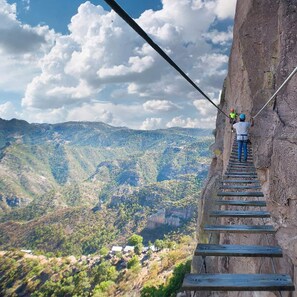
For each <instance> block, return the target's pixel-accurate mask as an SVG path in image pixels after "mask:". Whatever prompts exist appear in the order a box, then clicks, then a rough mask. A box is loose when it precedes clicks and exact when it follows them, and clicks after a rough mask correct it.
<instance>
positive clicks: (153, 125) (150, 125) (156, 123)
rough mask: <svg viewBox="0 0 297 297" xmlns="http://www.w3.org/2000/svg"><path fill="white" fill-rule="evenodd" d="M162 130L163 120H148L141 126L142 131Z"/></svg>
mask: <svg viewBox="0 0 297 297" xmlns="http://www.w3.org/2000/svg"><path fill="white" fill-rule="evenodd" d="M158 128H162V118H146V119H145V121H143V123H142V125H141V126H140V129H141V130H153V129H158Z"/></svg>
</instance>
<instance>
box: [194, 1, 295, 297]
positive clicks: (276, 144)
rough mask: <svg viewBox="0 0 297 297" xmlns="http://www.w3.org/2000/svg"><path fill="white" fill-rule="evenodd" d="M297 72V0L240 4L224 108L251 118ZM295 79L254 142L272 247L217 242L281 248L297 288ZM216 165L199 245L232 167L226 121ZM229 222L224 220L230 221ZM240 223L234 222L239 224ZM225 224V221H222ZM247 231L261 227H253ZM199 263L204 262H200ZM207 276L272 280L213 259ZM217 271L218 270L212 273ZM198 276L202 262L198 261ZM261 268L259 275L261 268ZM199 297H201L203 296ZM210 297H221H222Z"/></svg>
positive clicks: (239, 239)
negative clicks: (272, 232) (214, 198)
mask: <svg viewBox="0 0 297 297" xmlns="http://www.w3.org/2000/svg"><path fill="white" fill-rule="evenodd" d="M296 66H297V0H238V2H237V8H236V17H235V25H234V40H233V46H232V51H231V56H230V61H229V70H228V76H227V78H226V80H225V83H224V90H223V93H222V98H221V108H223V110H225V111H227V112H228V111H229V109H230V108H231V107H235V108H236V110H237V111H239V112H243V113H245V114H247V119H248V120H249V119H250V117H251V115H254V114H256V113H257V111H259V110H260V108H261V107H262V106H263V105H264V104H265V103H266V101H267V100H268V99H269V97H270V96H271V95H272V94H273V93H274V91H275V90H276V89H277V88H278V87H279V86H280V85H281V83H282V82H283V81H284V80H285V79H286V78H287V76H288V75H289V74H290V73H291V71H292V70H293V69H294V68H295V67H296ZM296 118H297V75H295V77H294V78H293V79H292V80H291V81H290V83H289V84H288V85H287V86H286V87H285V89H284V90H283V91H282V92H281V93H280V94H279V95H278V96H277V97H276V99H275V100H273V102H272V103H271V104H269V106H268V107H267V108H266V109H265V110H264V111H263V113H261V114H260V116H259V117H257V118H256V120H255V126H254V127H253V128H252V131H251V140H252V147H253V155H254V161H255V166H256V168H257V172H258V175H259V177H260V180H261V184H262V191H263V192H264V194H265V198H266V200H267V202H268V209H269V211H271V213H272V216H273V219H272V224H273V225H274V226H275V228H276V229H277V233H276V236H275V237H269V241H270V242H269V243H267V242H265V240H267V239H265V238H263V236H262V237H259V236H256V235H254V236H251V235H248V236H245V235H223V236H221V237H220V238H213V239H212V240H216V241H217V242H221V243H230V242H231V243H233V244H236V243H239V244H273V243H277V244H279V245H280V246H281V247H282V248H283V251H284V254H285V257H284V259H282V260H280V261H277V263H276V266H277V267H276V270H277V271H278V272H280V273H282V272H286V273H290V274H291V276H292V277H293V278H294V279H295V286H296V287H297V129H296V128H297V120H296ZM216 125H217V126H216V142H215V144H214V146H213V151H214V154H215V158H214V159H213V162H212V167H211V170H210V174H209V180H208V183H207V185H206V187H205V189H204V192H203V195H202V199H201V202H200V203H201V205H200V210H201V211H200V218H199V222H198V236H199V240H200V241H205V240H206V235H205V234H203V232H202V227H203V224H205V222H206V221H207V220H208V219H207V211H208V209H209V208H211V207H213V206H212V205H210V201H209V199H208V198H211V197H212V196H213V195H214V193H215V192H216V188H217V187H218V181H219V179H220V176H221V174H222V173H223V172H224V170H225V167H226V166H227V161H228V156H229V154H230V150H231V144H232V139H233V137H234V135H232V134H231V131H230V125H229V123H228V120H226V119H225V118H224V117H223V116H222V115H221V114H218V117H217V123H216ZM225 222H226V221H225ZM233 222H234V220H233ZM222 223H223V221H222ZM248 224H259V221H256V220H253V221H249V222H248ZM196 260H197V261H198V259H196ZM209 261H210V262H209V263H208V264H209V267H210V268H209V271H212V270H213V271H219V272H223V273H226V272H229V273H235V272H236V273H243V272H246V273H259V271H260V269H261V272H262V273H264V272H267V273H273V270H272V267H271V263H270V262H269V261H265V260H264V261H263V260H262V259H249V260H248V261H247V260H244V259H236V260H232V259H231V260H228V259H224V258H223V259H219V260H218V263H211V259H210V260H209ZM214 266H215V267H214ZM193 267H194V270H195V268H196V270H198V269H199V268H198V267H199V263H198V262H196V263H195V262H194V265H193ZM260 267H261V268H260ZM254 294H255V293H246V292H242V293H229V295H228V294H227V295H228V296H261V297H262V296H263V297H264V296H277V295H276V294H273V293H265V292H262V293H261V295H254ZM290 294H291V295H286V294H283V296H297V293H290ZM199 296H200V295H199ZM201 296H202V295H201ZM211 296H223V295H222V294H219V295H215V294H212V295H211Z"/></svg>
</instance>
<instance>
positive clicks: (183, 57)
mask: <svg viewBox="0 0 297 297" xmlns="http://www.w3.org/2000/svg"><path fill="white" fill-rule="evenodd" d="M198 2H199V1H195V0H191V1H178V0H170V1H169V0H163V2H162V3H163V8H162V9H161V10H158V11H153V10H147V11H145V12H143V13H142V15H141V16H140V17H139V18H138V19H137V20H136V21H137V22H138V23H139V25H140V26H141V27H142V28H143V29H144V30H145V31H146V32H148V33H149V34H150V35H151V36H152V38H153V39H154V40H155V41H156V42H157V43H158V44H159V45H160V46H161V47H162V48H163V49H164V50H165V51H166V52H167V53H168V54H169V55H170V56H172V58H173V59H174V60H175V61H176V62H177V63H178V64H180V65H181V67H182V68H183V69H184V70H185V71H187V72H188V73H189V74H190V75H191V76H193V77H199V76H200V77H201V76H203V77H202V78H201V80H200V81H201V82H203V83H206V86H205V88H209V89H211V88H217V87H218V86H217V81H216V80H215V78H212V77H211V76H216V75H218V76H219V79H221V76H220V73H218V74H216V70H217V69H218V68H219V67H221V65H222V63H224V66H225V68H226V60H223V61H222V60H219V59H217V57H218V56H219V54H217V56H212V60H213V63H211V65H215V63H217V64H216V65H215V66H214V67H213V68H212V70H213V73H210V74H208V73H206V71H205V69H203V71H201V70H202V68H203V65H204V64H205V63H204V61H203V58H201V59H200V58H197V57H199V56H200V55H205V52H210V51H211V46H210V45H209V44H208V43H207V42H206V41H205V39H204V38H203V36H202V34H203V33H205V32H207V30H208V28H209V27H210V25H211V24H212V23H213V22H214V20H215V19H216V17H217V15H216V14H215V13H214V12H213V8H211V9H210V6H209V3H208V2H207V1H206V2H203V1H200V2H199V3H198ZM215 5H219V4H218V3H217V2H215ZM198 8H199V9H198ZM197 19H199V22H197ZM69 30H70V34H69V35H68V36H61V37H58V38H57V42H56V45H55V46H54V48H53V49H52V50H51V52H50V53H49V54H48V55H47V56H46V57H45V58H44V59H43V60H42V61H41V66H42V73H41V74H40V75H39V76H37V77H35V78H34V80H33V81H32V83H31V84H29V85H28V88H27V90H26V94H25V96H24V99H23V105H24V106H25V107H36V108H60V107H62V106H67V105H68V106H71V105H73V104H82V103H84V102H87V101H89V100H90V98H92V97H97V98H102V97H101V93H102V91H103V90H104V89H106V87H107V86H109V85H114V86H117V85H119V88H120V89H121V90H122V89H123V86H125V88H126V92H127V95H134V94H137V95H138V96H139V97H143V98H145V97H151V98H156V97H160V95H161V96H162V97H165V98H164V99H166V100H167V99H168V100H167V101H171V100H179V98H180V96H183V97H184V96H187V95H185V93H188V92H189V91H190V90H191V86H189V85H188V83H187V82H186V81H184V80H183V79H180V77H179V75H178V74H177V73H176V72H175V70H173V69H171V68H170V67H169V66H168V65H167V64H166V63H165V62H164V61H163V60H162V58H160V57H159V56H158V55H157V54H156V53H155V52H154V51H153V50H152V49H151V48H150V46H148V45H147V44H146V43H145V42H144V41H143V40H142V39H141V38H140V37H139V36H137V34H136V33H135V32H134V31H132V30H131V28H129V26H128V25H127V24H126V23H124V21H123V20H122V19H120V17H119V16H118V15H117V14H116V13H115V12H113V11H111V12H107V11H105V10H104V9H103V8H102V7H101V6H95V5H93V4H91V3H90V2H86V3H84V4H82V5H80V7H79V9H78V12H77V14H76V15H75V16H73V17H72V19H71V23H70V24H69ZM208 68H209V67H208ZM224 74H225V72H224ZM203 78H204V79H203ZM114 94H116V92H114ZM171 97H174V99H171ZM111 98H113V97H111ZM102 99H103V98H102ZM153 100H157V99H153ZM146 106H147V108H150V107H149V104H147V105H146ZM172 107H173V105H171V108H172Z"/></svg>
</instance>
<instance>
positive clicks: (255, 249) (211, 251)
mask: <svg viewBox="0 0 297 297" xmlns="http://www.w3.org/2000/svg"><path fill="white" fill-rule="evenodd" d="M195 256H232V257H282V256H283V253H282V249H281V248H280V247H277V246H262V245H232V244H201V243H199V244H198V245H197V247H196V250H195Z"/></svg>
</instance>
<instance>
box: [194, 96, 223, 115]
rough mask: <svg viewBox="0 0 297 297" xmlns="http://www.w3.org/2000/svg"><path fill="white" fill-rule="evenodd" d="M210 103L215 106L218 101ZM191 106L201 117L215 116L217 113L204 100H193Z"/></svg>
mask: <svg viewBox="0 0 297 297" xmlns="http://www.w3.org/2000/svg"><path fill="white" fill-rule="evenodd" d="M212 101H213V103H214V104H216V105H218V104H219V100H218V99H214V100H212ZM193 105H194V106H195V108H196V109H197V111H198V112H199V114H200V115H201V116H215V115H216V113H217V109H216V108H215V107H214V106H213V105H212V104H210V103H209V101H207V100H205V99H200V100H194V101H193Z"/></svg>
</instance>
